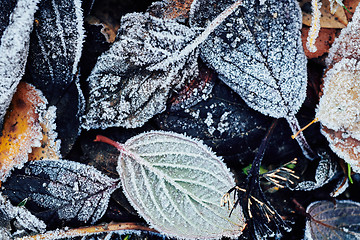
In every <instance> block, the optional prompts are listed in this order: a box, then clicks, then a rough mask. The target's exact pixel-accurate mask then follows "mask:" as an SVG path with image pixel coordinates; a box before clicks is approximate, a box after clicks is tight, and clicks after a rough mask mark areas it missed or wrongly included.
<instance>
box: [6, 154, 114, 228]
mask: <svg viewBox="0 0 360 240" xmlns="http://www.w3.org/2000/svg"><path fill="white" fill-rule="evenodd" d="M118 185H119V182H118V181H117V180H114V179H111V178H109V177H107V176H105V175H103V174H102V173H101V172H99V171H98V170H96V169H95V168H93V167H91V166H87V165H83V164H80V163H77V162H71V161H66V160H58V161H57V160H43V161H34V162H30V163H29V164H27V165H26V166H25V168H24V170H23V172H21V173H18V172H17V173H14V174H13V175H12V176H11V177H10V178H9V179H8V181H7V182H5V183H4V187H5V190H4V193H5V194H7V195H8V196H9V197H10V198H11V199H17V198H19V197H21V198H24V197H25V198H26V197H28V198H29V201H30V202H34V203H35V204H36V205H38V206H40V207H42V208H45V209H47V211H44V213H39V214H38V215H39V217H41V218H44V219H45V218H48V217H49V216H50V217H51V218H52V216H53V213H54V212H56V213H57V215H58V218H59V219H65V220H71V219H73V218H77V219H78V220H79V221H83V222H88V221H90V223H95V222H96V221H97V220H98V219H99V218H101V217H102V215H103V214H104V213H105V211H106V209H107V205H108V201H109V198H110V194H111V193H112V192H113V191H114V190H115V189H117V188H118ZM34 186H36V187H34ZM29 205H30V203H29ZM44 214H45V215H44ZM46 214H47V215H46Z"/></svg>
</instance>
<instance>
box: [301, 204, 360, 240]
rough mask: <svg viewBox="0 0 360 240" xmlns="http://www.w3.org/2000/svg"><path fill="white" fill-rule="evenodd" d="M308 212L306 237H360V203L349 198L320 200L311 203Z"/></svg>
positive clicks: (327, 238) (328, 239) (331, 239)
mask: <svg viewBox="0 0 360 240" xmlns="http://www.w3.org/2000/svg"><path fill="white" fill-rule="evenodd" d="M306 212H307V213H308V214H310V216H311V218H310V219H308V221H307V222H306V229H305V239H306V240H313V239H314V240H315V239H324V240H325V239H326V240H335V239H336V240H338V239H354V240H355V239H360V203H358V202H353V201H349V200H342V201H336V202H335V204H334V203H333V202H330V201H319V202H314V203H312V204H310V205H309V206H308V207H307V209H306Z"/></svg>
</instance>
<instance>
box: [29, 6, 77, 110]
mask: <svg viewBox="0 0 360 240" xmlns="http://www.w3.org/2000/svg"><path fill="white" fill-rule="evenodd" d="M35 19H36V22H35V25H34V31H33V32H32V34H31V41H30V50H29V63H28V66H29V70H30V73H31V76H32V83H33V84H34V85H35V86H36V87H37V88H39V89H40V90H42V91H43V93H44V95H45V96H46V98H47V99H48V101H49V103H50V104H51V105H54V104H56V103H57V102H58V101H59V99H60V98H61V97H62V95H63V94H64V92H65V90H66V89H67V88H68V87H69V85H70V83H71V82H73V81H74V80H75V74H76V72H77V71H78V63H79V60H80V56H81V50H82V44H83V39H84V30H83V16H82V10H81V1H80V0H44V1H41V3H40V4H39V11H37V12H36V14H35Z"/></svg>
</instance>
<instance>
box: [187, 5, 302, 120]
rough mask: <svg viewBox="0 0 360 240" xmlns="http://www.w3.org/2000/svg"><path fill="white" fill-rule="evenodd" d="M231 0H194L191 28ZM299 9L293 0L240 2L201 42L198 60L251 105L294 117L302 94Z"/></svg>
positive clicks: (210, 18) (202, 23) (300, 19)
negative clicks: (195, 0) (205, 64)
mask: <svg viewBox="0 0 360 240" xmlns="http://www.w3.org/2000/svg"><path fill="white" fill-rule="evenodd" d="M232 2H233V1H231V0H227V1H222V3H219V2H218V1H216V0H211V1H208V0H206V1H205V0H198V1H197V2H196V4H195V5H194V6H193V7H192V14H191V15H190V19H191V24H192V25H193V26H194V27H205V26H206V25H207V23H208V21H210V20H212V19H213V18H214V17H216V15H217V14H218V13H219V12H221V11H222V10H224V9H225V8H226V6H228V5H230V4H231V3H232ZM301 21H302V17H301V11H300V8H299V6H298V3H297V2H296V1H293V0H280V1H279V0H267V1H260V2H259V1H253V0H251V1H250V0H244V1H242V4H241V6H240V7H239V8H238V9H237V10H236V11H235V12H234V13H233V14H232V15H230V16H229V17H228V18H227V19H226V20H225V22H224V23H222V24H221V25H220V26H219V27H218V28H217V29H216V30H215V31H214V32H213V33H212V34H211V35H210V36H209V37H208V38H207V40H206V41H205V42H204V43H203V44H202V45H201V51H200V56H201V58H202V59H203V60H204V61H205V62H206V63H207V64H208V65H209V66H211V67H212V68H213V69H215V71H216V72H217V73H219V77H220V79H221V80H222V81H224V82H225V83H226V84H227V85H229V86H230V87H231V88H232V89H233V90H234V91H235V92H237V93H238V94H239V95H240V96H241V97H242V98H243V99H244V100H245V102H246V103H247V104H248V105H249V106H250V107H252V108H253V109H255V110H257V111H260V112H261V113H263V114H265V115H270V116H272V117H275V118H281V117H286V116H288V115H294V114H295V113H296V112H297V111H298V110H299V108H300V106H301V104H302V103H303V101H304V100H305V97H306V82H307V71H306V63H307V61H306V57H305V55H304V52H303V48H302V44H301V38H300V29H301V26H302V25H301Z"/></svg>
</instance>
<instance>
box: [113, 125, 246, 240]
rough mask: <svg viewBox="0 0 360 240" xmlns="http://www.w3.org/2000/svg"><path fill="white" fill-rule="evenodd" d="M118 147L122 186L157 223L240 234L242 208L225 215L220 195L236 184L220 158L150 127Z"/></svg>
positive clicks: (191, 233)
mask: <svg viewBox="0 0 360 240" xmlns="http://www.w3.org/2000/svg"><path fill="white" fill-rule="evenodd" d="M114 145H117V147H118V149H119V150H120V156H119V163H118V168H117V169H118V172H119V174H120V177H121V181H122V186H123V190H124V192H125V194H126V196H127V198H128V200H129V201H130V203H131V204H132V205H133V207H134V208H135V209H136V210H137V211H138V212H139V214H140V215H141V216H142V217H143V218H144V219H145V220H146V221H147V222H148V223H149V224H150V225H151V226H153V227H154V228H155V229H157V230H159V231H160V232H163V233H165V234H167V235H169V236H176V237H179V238H200V239H204V238H206V239H209V238H220V237H221V236H229V237H235V236H238V235H240V234H241V229H242V228H243V227H244V219H243V215H242V211H241V209H237V211H234V212H233V213H232V215H231V217H229V212H228V210H227V209H226V208H222V207H220V199H221V198H222V196H223V194H224V193H226V192H227V191H228V190H229V189H230V188H232V187H233V186H234V184H235V182H234V179H233V176H232V174H231V173H230V171H229V170H228V169H227V167H226V166H225V164H224V163H223V162H222V160H221V159H220V158H218V157H216V156H215V154H214V153H212V152H211V151H210V150H209V149H208V148H207V147H206V146H205V145H203V144H202V143H201V142H198V141H196V140H194V139H191V138H189V137H186V136H184V135H180V134H176V133H172V132H161V131H153V132H148V133H143V134H140V135H137V136H135V137H133V138H131V139H129V140H128V141H126V143H125V144H124V145H122V144H118V143H115V144H114Z"/></svg>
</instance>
